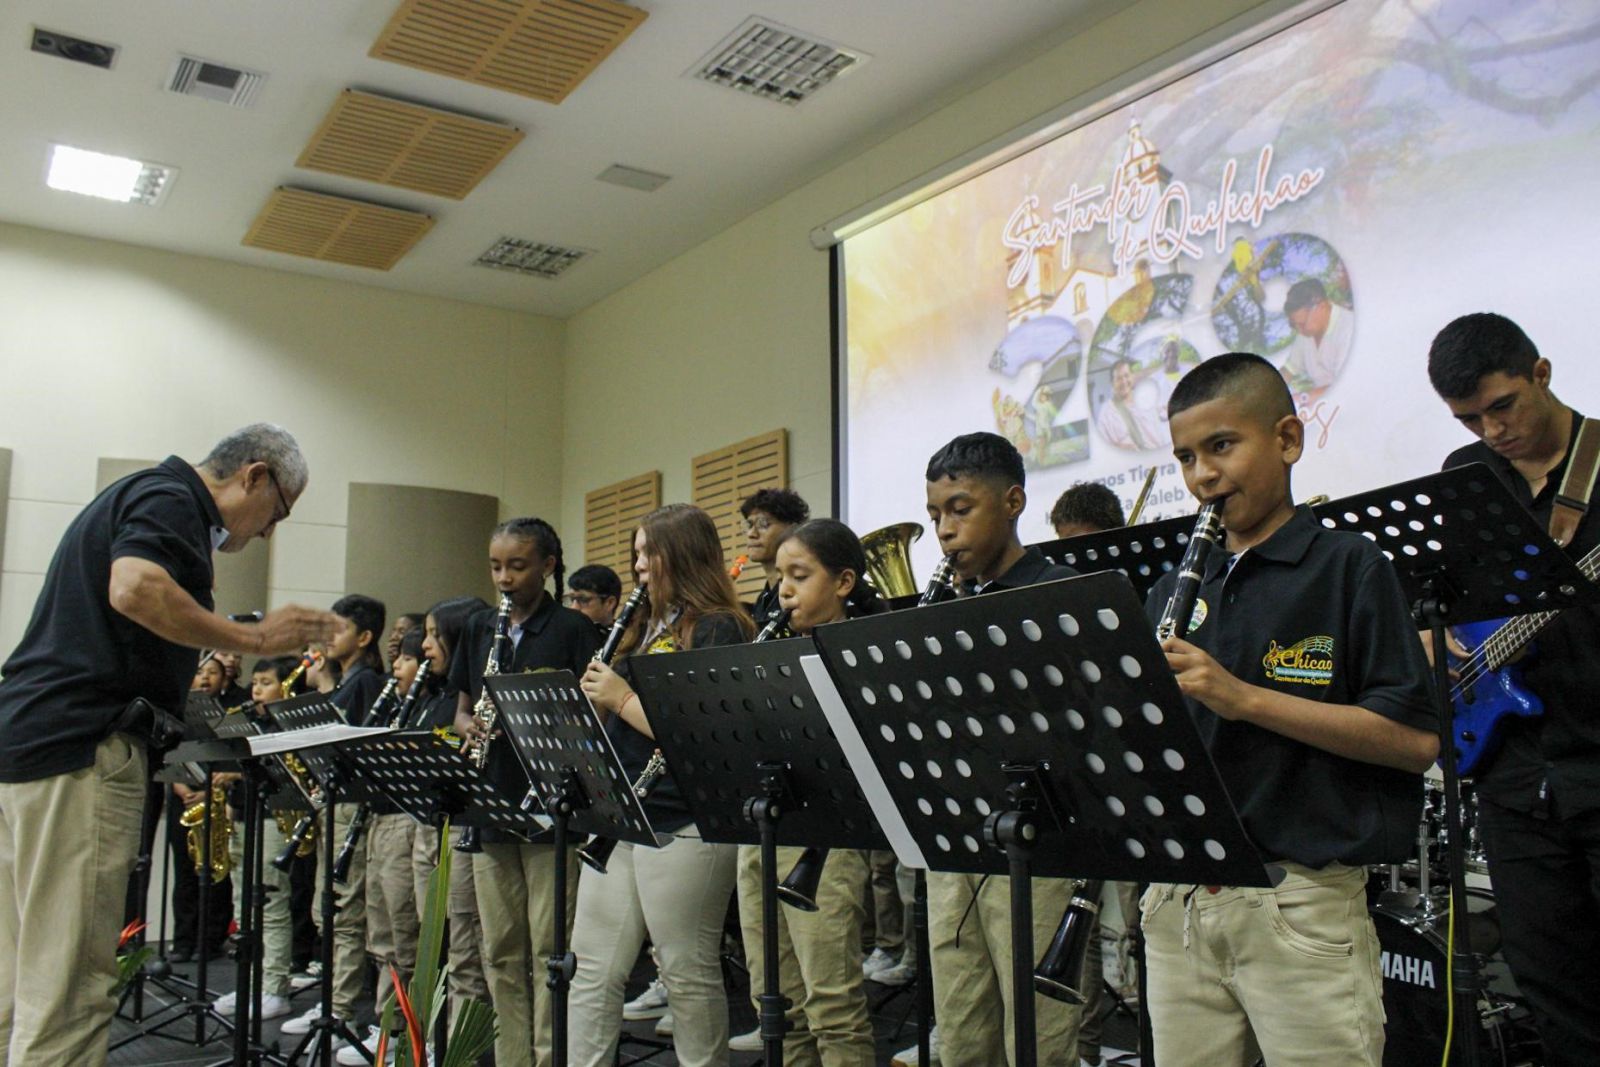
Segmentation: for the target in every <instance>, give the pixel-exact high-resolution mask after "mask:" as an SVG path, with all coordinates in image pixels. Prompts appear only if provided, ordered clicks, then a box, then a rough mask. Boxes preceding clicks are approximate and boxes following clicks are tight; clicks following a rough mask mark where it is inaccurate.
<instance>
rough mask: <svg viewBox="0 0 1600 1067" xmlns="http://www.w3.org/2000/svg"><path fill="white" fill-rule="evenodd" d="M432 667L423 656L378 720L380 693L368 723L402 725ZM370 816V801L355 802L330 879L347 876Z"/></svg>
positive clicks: (391, 684)
mask: <svg viewBox="0 0 1600 1067" xmlns="http://www.w3.org/2000/svg"><path fill="white" fill-rule="evenodd" d="M432 670H433V664H432V663H431V662H430V661H428V660H423V661H422V665H421V666H419V667H418V668H417V676H416V677H415V678H413V679H412V680H411V688H409V689H407V690H406V695H405V697H404V698H403V699H401V700H400V701H398V702H395V703H394V712H393V713H392V714H390V715H388V716H387V717H386V718H385V721H383V722H378V721H376V719H375V718H374V716H375V715H376V714H378V713H379V709H380V704H381V702H382V701H383V697H381V696H380V697H379V698H378V700H379V702H380V704H373V706H372V707H373V710H372V712H369V713H368V715H367V724H368V725H369V726H386V727H388V728H389V729H391V730H396V729H401V730H403V729H405V725H406V720H407V719H408V718H410V717H411V710H412V708H414V707H416V704H417V698H418V697H420V696H421V695H422V689H423V686H425V685H426V684H427V682H428V675H429V673H430V672H431V671H432ZM396 684H397V683H396V681H395V679H393V678H391V679H389V684H388V685H386V686H384V692H385V693H386V694H388V695H389V696H390V697H391V698H392V697H393V693H394V688H395V686H396ZM371 820H372V805H371V804H369V803H367V802H365V801H363V802H362V803H361V804H359V805H357V806H356V813H355V815H354V816H353V817H352V818H351V819H350V827H349V829H347V830H345V832H344V842H343V843H342V844H341V845H340V846H339V855H338V856H337V857H335V858H334V861H333V880H334V881H335V882H340V883H343V882H344V881H346V880H347V879H348V878H349V876H350V863H351V861H352V860H354V859H355V855H356V846H357V845H359V844H360V843H361V836H362V835H363V834H365V833H366V832H367V823H369V822H370V821H371Z"/></svg>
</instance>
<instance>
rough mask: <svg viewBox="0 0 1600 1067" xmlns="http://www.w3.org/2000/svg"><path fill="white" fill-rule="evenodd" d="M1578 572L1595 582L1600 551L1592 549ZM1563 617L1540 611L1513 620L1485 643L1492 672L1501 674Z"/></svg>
mask: <svg viewBox="0 0 1600 1067" xmlns="http://www.w3.org/2000/svg"><path fill="white" fill-rule="evenodd" d="M1578 569H1579V570H1581V571H1582V572H1583V576H1584V577H1585V578H1588V579H1589V580H1590V581H1594V580H1595V578H1596V576H1597V575H1600V547H1596V548H1592V549H1590V550H1589V551H1588V552H1587V553H1585V554H1584V557H1583V558H1582V559H1580V560H1578ZM1560 614H1561V611H1560V610H1559V609H1557V610H1555V611H1536V612H1534V613H1533V614H1531V615H1519V616H1517V617H1516V618H1514V619H1512V620H1510V621H1509V622H1507V623H1506V624H1505V625H1504V626H1502V627H1500V628H1499V629H1498V630H1496V631H1495V632H1494V633H1492V634H1490V635H1489V636H1488V638H1487V639H1486V640H1485V641H1484V642H1483V646H1482V647H1483V657H1484V660H1485V661H1486V662H1487V663H1488V665H1489V666H1490V667H1491V668H1493V669H1494V670H1499V669H1500V668H1501V667H1502V666H1504V665H1505V664H1506V663H1507V662H1508V661H1509V660H1511V659H1513V658H1514V657H1515V656H1516V655H1517V653H1519V652H1521V651H1522V649H1523V647H1524V646H1526V645H1527V643H1528V642H1529V641H1532V640H1533V639H1534V638H1535V637H1536V636H1538V634H1539V631H1540V630H1543V629H1544V628H1545V627H1546V626H1548V625H1550V623H1551V622H1553V621H1555V619H1556V617H1557V616H1559V615H1560Z"/></svg>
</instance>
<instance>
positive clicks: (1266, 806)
mask: <svg viewBox="0 0 1600 1067" xmlns="http://www.w3.org/2000/svg"><path fill="white" fill-rule="evenodd" d="M1176 582H1177V571H1176V570H1173V571H1170V572H1168V573H1167V574H1166V575H1164V576H1163V577H1162V578H1161V580H1160V581H1158V582H1157V583H1156V585H1155V587H1154V588H1153V589H1151V591H1150V595H1149V597H1148V598H1147V600H1146V601H1145V612H1146V614H1148V615H1149V617H1150V621H1151V622H1152V623H1154V622H1156V621H1158V620H1159V619H1160V617H1161V613H1162V609H1163V608H1165V606H1166V603H1167V600H1168V598H1169V597H1171V595H1172V588H1173V586H1174V585H1175V584H1176ZM1187 640H1189V641H1190V642H1191V643H1193V644H1195V645H1198V646H1199V647H1200V648H1203V649H1205V650H1206V651H1207V652H1208V653H1210V654H1211V656H1212V657H1213V658H1214V659H1215V660H1216V661H1217V662H1218V663H1219V664H1221V665H1222V667H1223V668H1224V669H1226V670H1227V671H1228V672H1229V673H1231V674H1233V675H1234V676H1235V677H1236V678H1238V679H1240V680H1241V681H1244V682H1247V683H1249V684H1250V685H1256V686H1261V687H1262V688H1265V689H1274V690H1277V691H1279V692H1282V693H1288V694H1291V695H1293V696H1298V697H1304V698H1306V699H1309V700H1319V701H1322V702H1324V703H1328V704H1356V705H1359V706H1361V707H1363V708H1366V709H1367V710H1369V711H1372V712H1376V713H1377V714H1379V715H1382V716H1384V717H1385V718H1388V719H1392V720H1394V721H1396V722H1400V723H1404V724H1405V725H1407V726H1414V727H1416V728H1418V729H1421V730H1428V731H1430V732H1431V731H1433V730H1435V729H1436V723H1437V717H1436V713H1435V711H1434V705H1433V701H1432V696H1431V692H1432V689H1431V685H1430V681H1429V672H1428V663H1427V660H1426V659H1425V658H1423V654H1422V645H1421V642H1419V641H1418V640H1417V629H1416V626H1415V625H1414V624H1413V623H1412V621H1411V613H1410V609H1409V608H1408V607H1407V605H1406V603H1405V599H1404V597H1403V596H1402V594H1401V592H1400V582H1399V579H1398V578H1396V577H1395V574H1394V569H1393V567H1391V566H1390V564H1389V561H1388V560H1387V559H1385V558H1384V556H1383V553H1382V552H1380V551H1379V550H1378V548H1377V546H1376V545H1374V544H1373V543H1372V542H1370V541H1368V540H1367V539H1366V538H1364V537H1362V536H1360V535H1359V534H1352V533H1343V532H1336V531H1333V530H1326V529H1324V528H1323V527H1322V526H1321V525H1320V524H1319V523H1318V522H1317V521H1316V519H1315V518H1313V517H1312V515H1311V512H1310V509H1308V508H1298V509H1296V510H1295V513H1294V514H1293V515H1292V516H1291V517H1290V518H1289V521H1288V522H1286V523H1284V524H1283V526H1282V527H1280V528H1279V529H1278V530H1277V531H1276V532H1275V533H1274V534H1273V535H1272V536H1271V537H1269V538H1268V539H1267V540H1266V541H1263V542H1262V543H1261V544H1259V545H1256V546H1255V547H1253V548H1251V549H1248V550H1247V551H1245V552H1243V553H1241V554H1240V555H1239V556H1238V557H1237V560H1236V561H1235V562H1234V563H1233V566H1232V568H1231V570H1230V568H1229V559H1228V555H1227V553H1226V551H1217V552H1213V553H1212V555H1211V559H1210V560H1209V561H1208V562H1207V565H1206V572H1205V580H1204V582H1203V583H1202V585H1201V588H1200V601H1199V602H1198V603H1197V604H1196V610H1195V615H1194V619H1193V621H1192V622H1191V624H1190V630H1189V633H1188V635H1187ZM1185 702H1186V703H1187V704H1188V706H1189V711H1190V713H1191V714H1192V715H1193V716H1194V720H1195V723H1196V724H1197V725H1198V726H1199V728H1200V736H1201V738H1202V739H1203V740H1204V741H1205V744H1206V747H1207V749H1209V750H1210V752H1211V758H1212V760H1213V762H1214V763H1215V764H1216V766H1217V770H1218V771H1219V772H1220V773H1221V775H1222V780H1223V782H1224V783H1225V784H1226V785H1227V788H1228V795H1229V796H1230V797H1232V798H1233V802H1234V804H1235V805H1236V806H1237V807H1238V809H1239V815H1240V818H1241V820H1242V821H1243V823H1244V829H1245V832H1246V833H1248V834H1249V835H1250V839H1251V840H1252V841H1253V842H1255V845H1256V847H1257V848H1258V849H1260V850H1261V854H1262V857H1263V858H1264V859H1268V860H1288V861H1292V862H1295V863H1302V864H1305V865H1306V866H1307V867H1314V868H1320V867H1325V866H1327V865H1328V864H1330V863H1334V862H1339V863H1345V864H1350V865H1352V866H1354V865H1365V864H1374V863H1393V862H1398V861H1400V860H1403V859H1405V858H1406V857H1407V856H1409V855H1411V851H1412V846H1413V845H1414V843H1415V839H1416V833H1417V819H1418V815H1419V812H1420V810H1421V805H1422V777H1421V775H1418V774H1415V773H1411V772H1408V771H1401V770H1395V769H1393V768H1389V767H1379V766H1377V765H1375V764H1371V763H1363V762H1360V761H1357V760H1352V759H1347V758H1345V757H1343V756H1336V755H1334V754H1333V753H1331V752H1325V751H1323V750H1322V749H1320V748H1314V747H1312V746H1311V745H1307V744H1303V743H1301V742H1299V741H1295V740H1292V739H1291V738H1288V737H1285V736H1283V735H1282V734H1279V733H1275V732H1273V731H1271V730H1267V729H1263V728H1262V727H1260V726H1256V725H1254V724H1252V723H1246V722H1238V721H1230V720H1227V719H1224V718H1222V717H1220V716H1218V715H1217V714H1216V713H1215V712H1213V711H1212V710H1211V709H1210V708H1208V707H1206V706H1205V705H1204V704H1201V703H1200V702H1199V701H1197V700H1193V699H1190V698H1185Z"/></svg>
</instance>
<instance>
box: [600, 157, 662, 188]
mask: <svg viewBox="0 0 1600 1067" xmlns="http://www.w3.org/2000/svg"><path fill="white" fill-rule="evenodd" d="M595 177H597V178H599V179H600V180H601V181H603V182H610V183H611V184H612V185H622V186H626V187H627V188H629V189H638V190H639V191H641V192H645V193H653V192H655V191H656V190H657V189H659V188H661V187H662V186H663V185H665V184H667V183H668V182H670V181H671V180H672V179H671V178H670V177H669V176H668V175H665V174H657V173H655V172H654V171H649V170H640V169H639V168H638V167H626V166H623V165H622V164H621V163H613V164H611V166H609V167H607V168H606V169H605V170H603V171H601V172H600V173H599V174H597V175H595Z"/></svg>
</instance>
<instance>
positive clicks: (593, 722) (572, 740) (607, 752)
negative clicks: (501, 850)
mask: <svg viewBox="0 0 1600 1067" xmlns="http://www.w3.org/2000/svg"><path fill="white" fill-rule="evenodd" d="M645 658H649V657H645ZM483 684H484V687H485V688H486V689H487V690H488V691H489V694H490V695H491V696H492V697H493V698H494V702H495V705H496V706H497V707H498V708H499V709H500V715H501V720H502V721H503V722H504V723H505V732H506V736H508V737H510V738H511V748H512V751H513V752H515V753H516V756H517V762H518V763H519V764H521V766H522V769H523V771H524V772H525V773H526V774H527V776H528V782H529V788H528V793H527V795H526V796H525V797H524V798H522V801H523V804H524V805H525V806H526V807H528V808H529V809H532V810H542V811H543V812H545V813H546V814H547V815H548V817H549V820H550V822H551V824H552V826H553V827H554V830H555V836H554V840H555V850H554V852H553V853H552V855H553V857H554V859H553V861H552V862H553V863H554V865H555V908H554V911H553V913H552V914H553V916H554V918H553V921H552V926H553V934H552V939H551V944H552V951H551V953H550V956H549V957H548V958H547V959H546V960H545V970H546V984H547V985H548V986H549V988H550V991H551V994H552V999H553V1004H552V1005H551V1007H552V1011H551V1024H552V1025H551V1035H552V1043H553V1047H554V1053H553V1055H554V1058H555V1062H556V1064H557V1067H564V1065H565V1064H566V1062H567V999H568V992H569V990H570V988H571V984H572V976H573V973H574V972H575V971H576V970H577V958H576V957H575V956H573V954H572V952H571V951H570V949H569V947H568V945H567V924H566V914H567V892H568V886H567V841H568V836H569V834H570V833H571V831H573V830H576V831H578V832H579V833H587V834H595V835H597V836H601V837H610V838H615V839H617V840H621V841H631V842H633V843H634V844H636V845H647V846H649V847H651V848H654V847H655V846H656V845H658V844H659V843H660V842H659V840H658V838H657V836H656V833H655V831H654V830H653V829H651V827H650V820H649V819H648V818H647V817H646V816H645V813H644V808H643V806H642V805H641V804H640V803H639V797H638V796H636V795H635V794H634V791H633V784H632V783H631V782H629V781H628V775H627V772H626V771H624V770H623V769H622V761H621V760H620V759H618V758H617V753H616V749H615V748H613V747H612V744H611V738H610V736H609V735H608V734H607V733H606V731H605V727H604V726H602V725H601V723H600V717H599V716H598V715H596V714H595V710H594V707H593V705H591V704H590V703H589V698H588V697H587V696H585V695H584V693H583V690H582V689H580V688H578V679H577V676H576V675H574V674H573V673H572V672H571V671H538V672H535V673H531V674H502V675H491V676H489V677H486V678H484V680H483Z"/></svg>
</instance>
